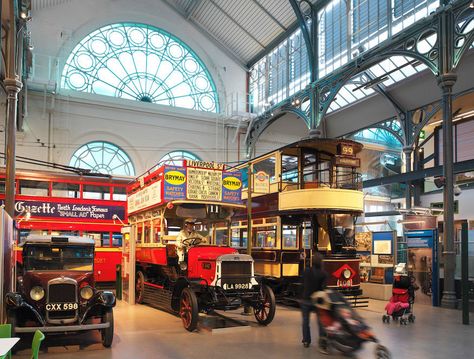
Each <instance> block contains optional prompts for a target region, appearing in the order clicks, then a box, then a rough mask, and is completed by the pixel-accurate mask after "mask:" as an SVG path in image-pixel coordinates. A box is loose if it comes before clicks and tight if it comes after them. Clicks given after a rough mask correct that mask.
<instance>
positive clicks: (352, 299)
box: [345, 295, 369, 308]
mask: <svg viewBox="0 0 474 359" xmlns="http://www.w3.org/2000/svg"><path fill="white" fill-rule="evenodd" d="M345 297H346V300H347V301H348V302H349V304H350V305H351V307H352V308H367V307H368V306H369V297H363V296H361V295H346V296H345Z"/></svg>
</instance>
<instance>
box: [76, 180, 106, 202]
mask: <svg viewBox="0 0 474 359" xmlns="http://www.w3.org/2000/svg"><path fill="white" fill-rule="evenodd" d="M82 198H85V199H106V200H110V188H109V187H108V186H95V185H89V184H85V185H83V190H82Z"/></svg>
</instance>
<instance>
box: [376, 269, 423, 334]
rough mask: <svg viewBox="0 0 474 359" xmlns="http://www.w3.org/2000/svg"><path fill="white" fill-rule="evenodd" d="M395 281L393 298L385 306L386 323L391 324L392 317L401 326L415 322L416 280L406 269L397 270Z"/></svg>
mask: <svg viewBox="0 0 474 359" xmlns="http://www.w3.org/2000/svg"><path fill="white" fill-rule="evenodd" d="M395 273H396V274H395V276H394V279H393V287H392V297H391V298H390V301H389V302H388V303H387V305H386V306H385V310H386V312H387V314H384V315H383V316H382V321H383V322H384V323H390V317H392V319H393V320H395V321H397V320H398V321H399V322H400V325H407V324H408V322H410V323H414V322H415V315H414V314H413V304H414V302H415V285H414V278H412V277H410V276H408V275H407V274H406V272H405V271H404V267H401V269H400V268H398V266H397V269H396V270H395Z"/></svg>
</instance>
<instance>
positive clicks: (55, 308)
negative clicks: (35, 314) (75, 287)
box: [46, 303, 78, 312]
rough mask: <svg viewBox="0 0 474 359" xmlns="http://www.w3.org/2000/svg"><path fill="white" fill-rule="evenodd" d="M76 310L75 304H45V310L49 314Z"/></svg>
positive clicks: (76, 305)
mask: <svg viewBox="0 0 474 359" xmlns="http://www.w3.org/2000/svg"><path fill="white" fill-rule="evenodd" d="M77 308H78V304H77V303H48V304H46V310H47V311H49V312H55V311H62V310H76V309H77Z"/></svg>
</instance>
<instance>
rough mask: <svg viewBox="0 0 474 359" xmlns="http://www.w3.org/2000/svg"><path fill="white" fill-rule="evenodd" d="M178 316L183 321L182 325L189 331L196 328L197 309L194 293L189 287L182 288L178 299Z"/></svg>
mask: <svg viewBox="0 0 474 359" xmlns="http://www.w3.org/2000/svg"><path fill="white" fill-rule="evenodd" d="M179 316H180V317H181V320H182V321H183V326H184V328H185V329H186V330H189V331H190V332H192V331H194V330H195V329H196V328H197V324H198V319H199V310H198V302H197V297H196V294H195V293H194V292H193V290H192V289H191V288H184V289H183V291H182V292H181V299H180V301H179Z"/></svg>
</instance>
